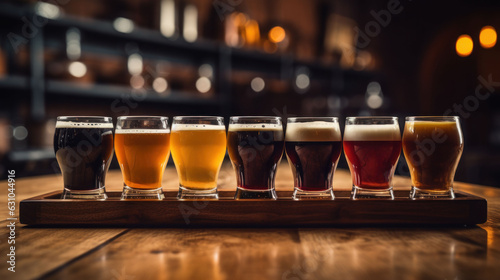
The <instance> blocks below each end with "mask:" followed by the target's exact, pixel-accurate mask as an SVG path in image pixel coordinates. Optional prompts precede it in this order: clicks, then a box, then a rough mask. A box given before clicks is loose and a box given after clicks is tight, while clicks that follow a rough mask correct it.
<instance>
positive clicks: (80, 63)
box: [45, 28, 94, 84]
mask: <svg viewBox="0 0 500 280" xmlns="http://www.w3.org/2000/svg"><path fill="white" fill-rule="evenodd" d="M45 62H46V76H47V77H48V78H51V79H56V80H64V81H70V82H79V83H84V84H92V83H93V82H94V73H93V71H92V70H91V69H89V68H88V67H87V64H86V63H84V60H82V48H81V34H80V30H78V29H77V28H69V29H68V30H67V31H66V49H65V52H63V51H57V50H56V51H54V50H46V51H45Z"/></svg>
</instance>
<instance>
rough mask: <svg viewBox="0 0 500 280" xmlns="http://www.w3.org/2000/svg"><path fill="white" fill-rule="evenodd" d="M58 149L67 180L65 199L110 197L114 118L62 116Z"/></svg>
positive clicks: (56, 133) (57, 130)
mask: <svg viewBox="0 0 500 280" xmlns="http://www.w3.org/2000/svg"><path fill="white" fill-rule="evenodd" d="M54 151H55V154H56V159H57V163H58V164H59V167H60V168H61V172H62V175H63V180H64V191H63V194H62V198H63V199H66V198H71V199H73V198H76V199H106V198H107V196H106V190H105V180H106V173H107V172H108V168H109V164H110V163H111V157H112V155H113V123H112V119H111V118H110V117H58V118H57V122H56V131H55V135H54Z"/></svg>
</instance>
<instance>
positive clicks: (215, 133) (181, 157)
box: [171, 116, 226, 199]
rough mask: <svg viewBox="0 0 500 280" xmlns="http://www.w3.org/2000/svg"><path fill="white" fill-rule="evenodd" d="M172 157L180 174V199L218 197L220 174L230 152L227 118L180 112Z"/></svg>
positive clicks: (174, 135) (175, 122) (173, 127)
mask: <svg viewBox="0 0 500 280" xmlns="http://www.w3.org/2000/svg"><path fill="white" fill-rule="evenodd" d="M171 141H172V142H171V144H172V158H173V159H174V163H175V167H176V169H177V174H178V175H179V193H178V195H177V198H178V199H218V193H217V177H218V175H219V170H220V167H221V165H222V161H223V160H224V156H225V154H226V128H225V126H224V118H222V117H212V116H189V117H187V116H177V117H174V120H173V123H172V134H171Z"/></svg>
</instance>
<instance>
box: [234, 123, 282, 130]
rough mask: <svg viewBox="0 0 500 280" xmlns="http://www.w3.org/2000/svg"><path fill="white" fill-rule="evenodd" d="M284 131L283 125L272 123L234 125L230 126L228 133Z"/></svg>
mask: <svg viewBox="0 0 500 280" xmlns="http://www.w3.org/2000/svg"><path fill="white" fill-rule="evenodd" d="M262 130H271V131H283V126H282V125H281V124H270V123H248V124H246V123H245V124H242V123H233V124H230V125H229V128H228V131H262Z"/></svg>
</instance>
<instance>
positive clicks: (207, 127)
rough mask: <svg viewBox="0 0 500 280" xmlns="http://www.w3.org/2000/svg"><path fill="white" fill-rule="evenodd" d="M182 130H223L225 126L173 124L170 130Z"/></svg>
mask: <svg viewBox="0 0 500 280" xmlns="http://www.w3.org/2000/svg"><path fill="white" fill-rule="evenodd" d="M182 130H224V131H226V127H225V126H224V125H219V124H173V125H172V131H182Z"/></svg>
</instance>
